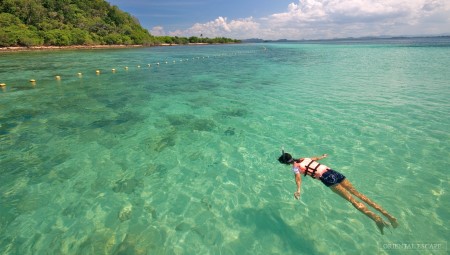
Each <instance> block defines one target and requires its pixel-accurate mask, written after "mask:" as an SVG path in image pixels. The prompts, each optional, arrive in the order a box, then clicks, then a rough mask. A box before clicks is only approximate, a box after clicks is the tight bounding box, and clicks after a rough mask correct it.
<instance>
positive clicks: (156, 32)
mask: <svg viewBox="0 0 450 255" xmlns="http://www.w3.org/2000/svg"><path fill="white" fill-rule="evenodd" d="M150 34H152V35H155V36H162V35H165V34H166V32H165V31H164V28H163V27H161V26H156V27H153V28H152V29H151V30H150Z"/></svg>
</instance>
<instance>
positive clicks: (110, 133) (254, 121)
mask: <svg viewBox="0 0 450 255" xmlns="http://www.w3.org/2000/svg"><path fill="white" fill-rule="evenodd" d="M449 45H450V43H449V42H448V41H445V40H444V41H442V40H437V41H436V40H434V41H433V40H431V41H418V42H416V41H410V40H404V41H395V43H393V42H391V41H386V42H380V41H377V42H376V43H373V42H370V41H367V42H358V43H348V42H340V43H334V44H333V43H331V44H330V43H327V44H243V45H218V46H202V47H163V48H148V49H130V50H98V51H77V52H76V51H62V52H32V53H15V54H2V55H1V56H0V67H1V68H0V82H4V83H6V84H7V87H6V88H4V89H3V91H2V92H0V125H1V126H0V150H1V154H0V164H1V167H0V174H1V182H0V199H1V207H0V253H2V254H330V253H332V254H360V253H361V252H363V253H365V254H404V253H405V252H407V253H408V254H445V253H446V251H447V248H446V246H447V241H448V240H449V229H448V222H449V218H450V209H449V208H450V198H449V194H448V192H449V190H448V187H449V181H450V180H449V177H448V168H449V167H450V160H449V158H450V157H449V156H450V153H449V152H450V150H449V141H450V139H449V138H450V135H449V130H450V118H449V113H450V103H449V100H448V98H449V97H450V84H449V81H450V74H449V72H448V63H450V47H449ZM180 60H183V61H180ZM173 61H176V62H175V63H174V62H173ZM158 62H159V63H160V65H159V66H158V65H156V63H158ZM166 62H167V64H166ZM147 64H151V67H150V68H149V67H148V65H147ZM138 65H140V66H141V67H140V68H138V67H137V66H138ZM125 66H128V67H129V68H128V71H126V70H125V68H124V67H125ZM112 68H115V69H116V70H117V71H116V73H112V72H111V69H112ZM95 70H101V72H102V73H101V74H100V75H98V76H97V75H96V74H95ZM78 72H81V73H83V76H82V78H80V77H78V76H77V73H78ZM55 75H60V76H61V77H62V80H61V81H56V80H55V79H54V76H55ZM29 79H36V80H37V83H36V85H34V86H33V85H31V84H30V83H29V82H28V80H29ZM283 145H284V147H285V148H286V150H288V151H289V152H292V153H294V155H295V156H314V155H320V154H322V153H328V154H329V158H327V159H325V160H324V162H323V163H325V164H326V165H329V166H331V167H333V168H334V169H336V170H338V171H340V172H342V173H344V174H345V175H346V176H347V177H348V179H349V180H350V181H351V182H352V183H353V184H354V185H355V186H356V187H357V189H358V190H359V191H361V192H362V193H364V194H366V195H367V196H368V197H370V198H372V199H373V200H375V201H376V202H378V203H379V204H381V205H382V206H383V207H384V208H385V209H386V210H388V211H389V212H390V213H391V214H393V215H394V216H396V217H397V218H398V220H399V223H400V227H399V228H398V229H395V230H393V231H389V230H387V231H386V234H385V235H384V236H382V235H380V234H379V233H378V230H377V229H376V227H375V224H374V223H373V222H372V221H370V220H369V219H368V218H367V217H365V216H364V215H363V214H361V213H360V212H358V211H357V210H356V209H354V208H353V207H352V206H351V204H350V203H348V202H346V201H344V200H343V199H342V198H340V197H338V196H337V195H335V194H334V193H332V192H331V191H330V190H329V189H328V188H326V187H325V186H324V185H322V184H321V183H320V182H318V181H314V180H312V179H311V178H306V179H304V181H303V186H302V198H301V201H300V202H299V201H296V200H294V199H293V196H292V193H293V192H294V191H295V183H294V180H293V178H292V174H291V171H290V169H289V168H287V167H283V166H281V165H280V164H279V163H277V161H276V158H277V157H278V156H279V154H280V147H281V146H283ZM417 243H433V244H441V245H442V246H441V248H440V249H438V250H432V249H426V250H418V249H414V250H409V249H406V248H399V249H391V248H389V247H392V246H388V245H390V244H417ZM443 246H445V248H442V247H443Z"/></svg>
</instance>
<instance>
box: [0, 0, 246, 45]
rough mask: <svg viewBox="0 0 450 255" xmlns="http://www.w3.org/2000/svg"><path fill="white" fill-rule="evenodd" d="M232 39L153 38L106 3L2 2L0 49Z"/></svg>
mask: <svg viewBox="0 0 450 255" xmlns="http://www.w3.org/2000/svg"><path fill="white" fill-rule="evenodd" d="M236 42H239V41H238V40H233V39H229V38H224V37H220V38H212V39H211V38H203V37H202V36H201V37H195V36H192V37H189V38H188V37H177V36H175V37H171V36H153V35H151V34H150V33H149V32H148V31H147V30H146V29H144V28H142V26H141V25H140V23H139V21H138V19H137V18H135V17H133V16H131V15H130V14H128V13H126V12H123V11H121V10H120V9H119V8H118V7H117V6H111V5H110V4H109V3H108V2H106V1H104V0H2V1H0V47H10V46H24V47H31V46H43V45H45V46H71V45H149V46H150V45H160V44H188V43H236Z"/></svg>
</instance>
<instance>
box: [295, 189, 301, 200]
mask: <svg viewBox="0 0 450 255" xmlns="http://www.w3.org/2000/svg"><path fill="white" fill-rule="evenodd" d="M294 197H295V199H297V200H299V199H300V191H296V192H295V193H294Z"/></svg>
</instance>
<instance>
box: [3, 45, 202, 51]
mask: <svg viewBox="0 0 450 255" xmlns="http://www.w3.org/2000/svg"><path fill="white" fill-rule="evenodd" d="M180 45H184V44H169V43H162V44H158V45H122V44H119V45H71V46H31V47H24V46H11V47H0V53H3V52H24V51H47V50H48V51H54V50H102V49H132V48H147V47H162V46H163V47H166V46H180ZM186 45H187V46H189V45H191V46H194V45H210V44H209V43H189V44H186Z"/></svg>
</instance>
